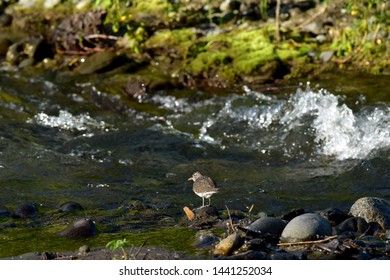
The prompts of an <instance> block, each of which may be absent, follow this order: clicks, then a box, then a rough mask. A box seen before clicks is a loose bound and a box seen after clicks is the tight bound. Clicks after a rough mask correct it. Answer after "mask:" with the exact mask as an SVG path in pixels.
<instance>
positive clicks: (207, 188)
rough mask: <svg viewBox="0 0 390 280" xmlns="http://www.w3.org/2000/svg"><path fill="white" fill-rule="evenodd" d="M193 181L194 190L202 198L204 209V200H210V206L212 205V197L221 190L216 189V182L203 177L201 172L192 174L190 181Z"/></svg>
mask: <svg viewBox="0 0 390 280" xmlns="http://www.w3.org/2000/svg"><path fill="white" fill-rule="evenodd" d="M191 180H192V181H194V184H193V187H192V190H193V191H194V193H195V194H197V195H198V196H200V197H201V198H202V207H204V206H205V205H204V198H208V199H209V204H208V205H210V197H211V196H212V195H213V194H215V193H217V192H218V191H219V189H218V188H217V187H215V183H214V181H213V180H212V179H211V178H210V177H207V176H203V175H202V174H200V172H195V173H194V174H192V176H191V177H190V178H188V181H191Z"/></svg>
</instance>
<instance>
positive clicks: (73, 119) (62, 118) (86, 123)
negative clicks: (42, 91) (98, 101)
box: [28, 110, 107, 131]
mask: <svg viewBox="0 0 390 280" xmlns="http://www.w3.org/2000/svg"><path fill="white" fill-rule="evenodd" d="M28 122H29V123H36V124H38V125H41V126H45V127H51V128H59V129H63V130H71V131H74V130H77V131H88V130H90V129H92V128H97V129H105V128H106V127H107V126H106V124H105V122H103V121H101V122H98V121H96V120H95V119H93V118H92V117H90V116H89V114H80V115H77V116H74V115H72V114H71V113H69V112H68V111H65V110H60V112H59V115H58V116H49V115H47V114H45V113H38V114H36V115H35V116H34V117H33V118H32V119H29V120H28Z"/></svg>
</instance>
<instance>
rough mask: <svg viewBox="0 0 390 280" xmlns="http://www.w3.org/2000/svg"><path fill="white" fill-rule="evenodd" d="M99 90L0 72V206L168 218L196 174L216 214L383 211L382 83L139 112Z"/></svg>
mask: <svg viewBox="0 0 390 280" xmlns="http://www.w3.org/2000/svg"><path fill="white" fill-rule="evenodd" d="M101 83H102V81H100V80H99V77H98V76H96V75H93V76H90V77H82V78H77V79H76V78H75V79H70V78H62V77H61V76H59V75H56V74H48V73H23V72H18V71H16V72H1V73H0V197H1V199H0V205H5V206H6V207H7V208H9V209H14V208H15V207H17V206H18V205H19V204H21V203H35V204H36V205H37V207H38V209H39V211H40V212H41V213H45V211H50V210H52V209H56V208H58V206H59V205H60V204H61V203H63V202H66V201H77V202H79V203H80V204H81V205H82V206H83V208H85V209H103V210H111V209H116V208H117V207H119V206H120V205H121V203H122V202H123V201H124V200H139V201H142V202H143V203H144V204H145V205H147V207H148V208H150V209H153V210H155V211H160V212H164V213H167V215H170V216H171V217H173V218H174V219H175V218H177V219H178V218H179V217H181V216H183V215H184V213H183V212H182V208H183V207H184V206H189V207H190V208H194V207H198V206H200V205H201V199H200V198H199V197H197V196H196V195H195V194H194V193H193V192H192V189H191V183H190V182H189V181H187V178H189V177H190V176H191V175H192V173H193V172H195V171H200V172H202V173H203V174H205V175H208V176H210V177H212V178H213V179H214V180H215V181H216V182H217V184H218V185H219V187H220V188H221V191H220V193H219V194H216V195H214V196H213V198H212V203H213V204H214V205H215V206H216V207H217V208H219V209H225V207H226V206H227V207H229V209H233V210H234V209H237V210H241V211H248V209H250V208H252V211H254V212H266V213H269V214H273V215H281V214H283V213H286V212H288V211H290V210H292V209H294V208H304V209H305V210H307V211H316V210H321V209H325V208H328V207H339V208H341V209H342V210H345V211H348V209H349V207H350V206H351V205H352V203H353V202H354V201H355V200H356V199H358V198H360V197H364V196H377V197H382V198H385V199H390V171H389V170H390V90H389V82H388V77H381V76H356V75H352V74H346V75H345V76H340V75H324V77H323V78H322V79H319V80H315V81H294V82H289V83H288V84H283V85H266V86H257V87H256V88H251V87H250V86H244V87H242V89H238V90H235V91H228V90H225V91H223V90H222V91H218V94H216V93H215V92H212V91H209V92H206V91H200V90H188V89H172V90H160V91H155V92H148V93H147V96H146V97H145V98H144V99H142V100H141V99H140V100H130V99H127V100H126V99H125V98H124V97H123V96H120V95H115V94H112V93H108V92H105V91H104V90H102V88H103V87H102V86H101ZM112 86H113V87H115V84H113V85H112ZM2 219H3V220H5V219H4V218H2ZM3 222H4V221H3ZM141 227H142V225H141ZM3 234H4V233H3ZM32 241H33V242H34V240H29V242H32ZM0 247H1V245H0ZM29 248H30V247H29ZM32 249H33V248H30V250H32ZM18 253H20V252H19V251H18Z"/></svg>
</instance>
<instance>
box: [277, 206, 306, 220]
mask: <svg viewBox="0 0 390 280" xmlns="http://www.w3.org/2000/svg"><path fill="white" fill-rule="evenodd" d="M302 214H305V210H304V209H302V208H299V209H293V210H291V211H290V212H288V213H286V214H284V215H283V216H282V220H285V221H291V220H292V219H294V218H295V217H298V216H299V215H302Z"/></svg>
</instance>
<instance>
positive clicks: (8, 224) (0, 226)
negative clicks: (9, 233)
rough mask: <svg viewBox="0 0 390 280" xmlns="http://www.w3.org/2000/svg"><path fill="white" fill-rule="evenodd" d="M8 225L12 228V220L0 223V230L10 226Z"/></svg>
mask: <svg viewBox="0 0 390 280" xmlns="http://www.w3.org/2000/svg"><path fill="white" fill-rule="evenodd" d="M10 227H12V228H14V227H16V224H15V223H14V222H6V223H4V224H1V225H0V230H3V229H6V228H10Z"/></svg>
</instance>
